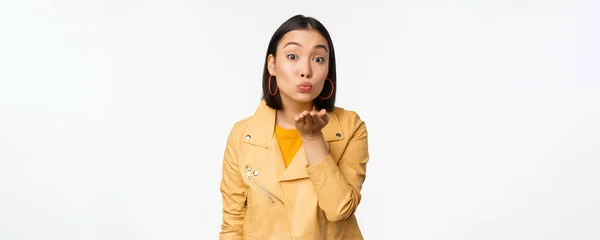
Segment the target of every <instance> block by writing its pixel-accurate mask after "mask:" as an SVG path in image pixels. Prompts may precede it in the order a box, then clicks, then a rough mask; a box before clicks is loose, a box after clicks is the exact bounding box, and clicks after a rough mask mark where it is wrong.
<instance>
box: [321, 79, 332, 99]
mask: <svg viewBox="0 0 600 240" xmlns="http://www.w3.org/2000/svg"><path fill="white" fill-rule="evenodd" d="M326 79H327V80H329V83H331V93H329V96H327V97H325V98H324V97H321V96H319V98H320V99H322V100H327V99H329V98H330V97H331V96H332V95H333V88H334V86H333V81H331V79H329V78H326Z"/></svg>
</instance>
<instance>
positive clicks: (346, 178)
mask: <svg viewBox="0 0 600 240" xmlns="http://www.w3.org/2000/svg"><path fill="white" fill-rule="evenodd" d="M352 114H353V116H352V119H351V121H350V123H349V124H350V125H351V126H356V127H355V129H353V132H352V133H351V135H350V136H351V138H350V140H349V143H348V145H347V147H346V149H345V150H344V153H343V155H342V156H341V158H340V160H339V162H338V163H337V164H336V163H335V160H334V159H333V158H332V156H331V154H330V153H329V151H328V150H327V146H326V145H325V140H324V139H323V137H322V135H321V137H316V138H308V139H306V140H305V139H303V141H304V142H303V144H304V150H305V152H306V157H307V161H308V166H307V168H306V172H307V173H308V176H309V177H310V179H311V181H312V182H313V186H314V188H315V191H316V193H317V198H318V200H319V207H320V208H321V209H323V211H324V212H325V214H326V215H327V219H328V220H329V221H332V222H338V221H343V220H346V219H348V218H349V217H350V216H352V214H354V212H355V211H356V208H357V206H358V204H359V202H360V199H361V194H360V190H361V189H362V185H363V182H364V180H365V176H366V165H367V162H368V161H369V153H368V139H367V135H368V134H367V128H366V126H365V123H364V122H363V121H362V120H361V119H360V117H359V116H358V115H357V114H356V113H354V112H352Z"/></svg>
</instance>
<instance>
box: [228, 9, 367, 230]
mask: <svg viewBox="0 0 600 240" xmlns="http://www.w3.org/2000/svg"><path fill="white" fill-rule="evenodd" d="M262 87H263V98H262V100H261V103H260V105H259V106H258V109H257V110H256V111H255V113H254V115H252V116H250V117H248V118H245V119H243V120H241V121H238V122H236V123H235V124H234V126H233V128H232V130H231V132H230V134H229V137H228V139H227V145H226V149H225V154H224V159H223V178H222V181H221V185H220V188H221V193H222V197H223V199H222V200H223V224H222V225H221V232H220V234H219V235H220V239H311V240H312V239H344V240H348V239H363V237H362V234H361V231H360V229H359V227H358V223H357V221H356V217H355V215H354V213H355V211H356V208H357V206H358V204H359V202H360V199H361V194H360V191H361V188H362V184H363V182H364V180H365V173H366V164H367V161H368V160H369V154H368V149H367V129H366V126H365V123H364V122H363V121H362V120H361V119H360V118H359V116H358V115H357V114H356V113H355V112H354V111H349V110H345V109H343V108H340V107H336V106H335V105H334V102H335V94H336V72H335V54H334V49H333V43H332V41H331V37H330V36H329V33H328V31H327V30H326V29H325V27H324V26H323V25H322V24H321V23H320V22H319V21H317V20H316V19H314V18H311V17H305V16H302V15H296V16H294V17H292V18H290V19H288V20H287V21H286V22H284V23H283V24H282V25H281V26H280V27H279V28H278V29H277V31H276V32H275V33H274V34H273V37H272V38H271V41H270V43H269V46H268V49H267V54H266V59H265V66H264V73H263V83H262Z"/></svg>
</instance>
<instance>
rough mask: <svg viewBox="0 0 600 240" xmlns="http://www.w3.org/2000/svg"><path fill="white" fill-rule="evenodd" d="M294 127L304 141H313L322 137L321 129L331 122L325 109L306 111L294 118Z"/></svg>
mask: <svg viewBox="0 0 600 240" xmlns="http://www.w3.org/2000/svg"><path fill="white" fill-rule="evenodd" d="M294 120H295V121H294V125H295V126H296V129H298V132H300V135H301V136H302V138H303V139H305V140H308V139H313V138H318V137H321V136H322V135H323V134H322V132H321V129H323V128H324V127H325V125H327V123H328V122H329V114H327V111H325V109H321V111H318V112H317V111H315V110H313V111H311V112H309V111H304V112H302V113H300V114H298V116H296V117H295V118H294Z"/></svg>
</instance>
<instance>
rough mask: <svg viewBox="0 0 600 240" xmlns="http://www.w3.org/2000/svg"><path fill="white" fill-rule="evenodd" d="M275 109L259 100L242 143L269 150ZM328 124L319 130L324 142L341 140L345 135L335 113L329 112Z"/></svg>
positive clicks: (272, 136)
mask: <svg viewBox="0 0 600 240" xmlns="http://www.w3.org/2000/svg"><path fill="white" fill-rule="evenodd" d="M276 113H277V111H276V110H275V109H272V108H270V107H269V106H267V103H266V102H265V101H264V100H261V102H260V105H259V106H258V108H257V109H256V111H255V112H254V115H252V117H250V119H249V121H248V125H247V128H246V130H245V132H244V138H243V140H242V141H243V142H246V143H249V144H252V145H256V146H260V147H265V148H269V147H270V145H271V144H272V143H273V138H274V137H275V135H274V132H275V117H276V116H277V114H276ZM328 114H329V122H328V123H327V125H326V126H325V127H324V128H323V130H321V132H323V137H324V138H325V141H326V142H331V141H338V140H343V139H344V137H345V133H344V132H342V128H341V126H340V122H339V119H338V117H337V115H336V113H335V111H333V112H329V113H328Z"/></svg>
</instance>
